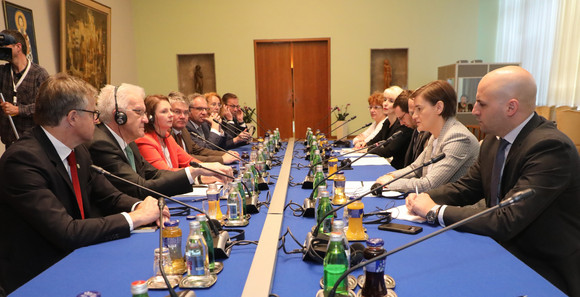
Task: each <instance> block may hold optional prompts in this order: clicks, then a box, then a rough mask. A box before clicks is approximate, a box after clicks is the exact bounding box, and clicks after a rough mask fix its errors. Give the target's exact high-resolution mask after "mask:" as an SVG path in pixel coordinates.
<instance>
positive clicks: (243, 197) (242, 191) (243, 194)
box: [236, 177, 248, 214]
mask: <svg viewBox="0 0 580 297" xmlns="http://www.w3.org/2000/svg"><path fill="white" fill-rule="evenodd" d="M236 182H237V183H238V192H239V193H240V198H241V200H242V201H241V204H242V210H243V212H244V214H246V213H248V211H247V210H246V189H244V186H243V185H242V178H241V177H237V178H236Z"/></svg>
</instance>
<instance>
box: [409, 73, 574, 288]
mask: <svg viewBox="0 0 580 297" xmlns="http://www.w3.org/2000/svg"><path fill="white" fill-rule="evenodd" d="M535 99H536V83H535V81H534V78H533V77H532V75H531V74H530V73H529V72H527V71H526V70H524V69H523V68H520V67H515V66H509V67H504V68H500V69H497V70H494V71H492V72H490V73H488V74H487V75H486V76H484V77H483V79H482V80H481V82H480V83H479V86H478V88H477V98H476V103H475V106H474V108H473V111H472V113H473V114H474V115H475V116H476V118H477V120H478V121H479V123H480V127H481V130H482V131H483V132H484V133H486V134H487V136H486V138H485V139H484V140H483V143H482V144H481V150H480V154H479V158H478V160H477V162H476V163H475V164H474V165H473V166H472V167H471V168H470V169H469V171H468V173H467V174H466V175H465V176H464V177H463V178H461V179H459V180H458V181H457V182H454V183H449V184H446V185H443V186H441V187H438V188H436V189H433V190H431V191H428V192H427V193H422V194H420V195H415V194H410V195H409V196H408V198H407V208H409V210H411V211H412V212H414V213H416V214H418V215H420V216H423V217H426V218H427V220H428V221H429V222H430V223H433V224H435V223H439V224H441V225H450V224H453V223H455V222H457V221H459V220H462V219H464V218H467V217H469V216H471V215H473V214H474V213H476V212H477V211H478V209H477V208H473V207H462V206H466V205H473V204H475V203H477V202H478V201H479V200H481V199H482V198H484V199H485V205H486V207H492V206H494V205H497V204H498V203H499V201H501V200H503V199H506V198H508V197H511V196H512V195H513V194H514V193H516V192H518V191H522V190H525V189H534V190H535V192H536V194H535V195H534V196H532V197H530V198H528V199H526V200H524V201H521V202H518V203H516V204H512V205H510V206H507V207H504V208H502V209H499V210H496V211H495V212H493V213H490V214H487V215H485V216H482V217H481V218H479V219H478V220H474V221H472V222H470V223H467V224H466V225H463V226H462V227H460V228H461V229H462V230H465V231H468V232H473V233H477V234H483V235H488V236H490V237H492V238H493V239H495V240H497V241H498V242H499V243H501V244H502V245H503V246H504V247H505V248H506V249H508V250H509V251H510V252H511V253H513V254H514V255H515V256H517V257H518V258H520V259H521V260H522V261H523V262H525V263H526V264H528V265H529V266H530V267H532V268H533V269H534V270H536V271H537V272H538V273H540V274H541V275H542V276H544V277H545V278H546V279H548V280H549V281H550V282H552V283H553V284H554V285H555V286H557V287H558V288H560V289H561V290H562V291H564V292H565V293H567V294H569V295H571V296H580V282H579V281H578V280H580V216H579V215H578V214H579V213H580V196H579V193H580V158H579V156H578V151H577V150H576V147H575V145H574V143H572V141H571V140H570V139H569V138H568V137H567V136H566V135H564V134H563V133H562V132H560V131H559V130H558V129H557V128H556V126H555V125H554V124H553V123H552V122H550V121H547V120H546V119H544V118H542V117H540V116H538V115H537V114H536V113H535V112H534V109H535Z"/></svg>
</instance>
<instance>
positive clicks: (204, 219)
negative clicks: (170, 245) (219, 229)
mask: <svg viewBox="0 0 580 297" xmlns="http://www.w3.org/2000/svg"><path fill="white" fill-rule="evenodd" d="M195 218H196V219H197V220H198V221H200V222H207V217H206V216H205V214H203V213H199V214H197V215H196V216H195Z"/></svg>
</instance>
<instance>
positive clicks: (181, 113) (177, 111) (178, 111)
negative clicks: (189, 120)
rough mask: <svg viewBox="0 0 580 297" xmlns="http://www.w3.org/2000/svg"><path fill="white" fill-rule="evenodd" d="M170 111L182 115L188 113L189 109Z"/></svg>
mask: <svg viewBox="0 0 580 297" xmlns="http://www.w3.org/2000/svg"><path fill="white" fill-rule="evenodd" d="M171 112H172V113H174V114H176V115H184V116H188V115H189V111H187V110H180V109H172V110H171Z"/></svg>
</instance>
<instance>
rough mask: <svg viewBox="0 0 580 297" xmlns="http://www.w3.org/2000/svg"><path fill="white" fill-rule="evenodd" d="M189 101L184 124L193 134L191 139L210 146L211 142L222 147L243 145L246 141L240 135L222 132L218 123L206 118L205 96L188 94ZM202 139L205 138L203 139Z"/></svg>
mask: <svg viewBox="0 0 580 297" xmlns="http://www.w3.org/2000/svg"><path fill="white" fill-rule="evenodd" d="M188 101H189V122H188V123H187V125H186V126H185V127H186V128H187V130H188V131H189V132H191V133H192V134H193V135H194V136H193V137H192V139H193V141H195V143H196V144H197V145H199V146H202V147H205V148H210V149H211V148H212V145H210V144H208V143H207V141H209V142H211V143H213V144H214V145H217V146H219V147H221V148H224V149H229V148H234V147H238V146H241V145H245V144H246V141H245V140H244V139H243V138H242V137H240V136H237V137H233V138H232V137H231V136H229V135H227V134H225V133H224V131H223V130H222V129H221V127H220V124H218V123H216V122H214V121H211V123H210V122H209V121H210V120H208V110H209V108H208V105H207V101H206V100H205V98H204V97H203V96H202V95H200V94H193V95H190V96H188ZM202 139H204V140H206V141H203V140H202Z"/></svg>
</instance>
